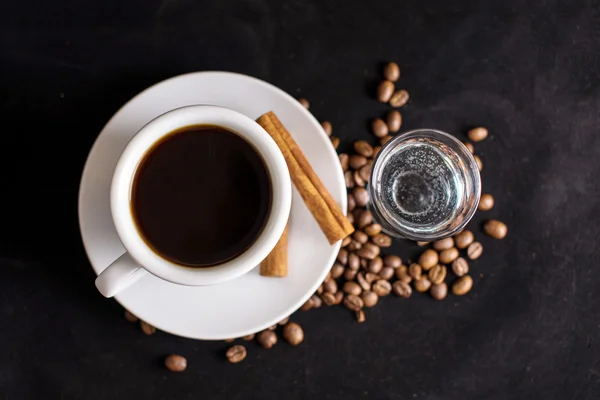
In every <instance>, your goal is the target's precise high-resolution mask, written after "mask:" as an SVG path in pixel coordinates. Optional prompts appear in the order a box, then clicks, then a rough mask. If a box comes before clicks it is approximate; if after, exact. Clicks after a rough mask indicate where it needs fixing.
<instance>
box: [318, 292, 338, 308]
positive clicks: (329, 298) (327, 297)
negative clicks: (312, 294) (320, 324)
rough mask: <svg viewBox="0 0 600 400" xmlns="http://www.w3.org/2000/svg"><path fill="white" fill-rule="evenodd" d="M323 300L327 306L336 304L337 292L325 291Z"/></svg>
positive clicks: (322, 296)
mask: <svg viewBox="0 0 600 400" xmlns="http://www.w3.org/2000/svg"><path fill="white" fill-rule="evenodd" d="M321 300H322V301H323V304H325V305H326V306H332V305H334V304H335V294H334V293H323V294H322V295H321Z"/></svg>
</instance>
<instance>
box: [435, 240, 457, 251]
mask: <svg viewBox="0 0 600 400" xmlns="http://www.w3.org/2000/svg"><path fill="white" fill-rule="evenodd" d="M452 247H454V239H452V238H451V237H449V238H446V239H442V240H438V241H437V242H435V243H433V248H434V249H436V250H437V251H442V250H447V249H451V248H452Z"/></svg>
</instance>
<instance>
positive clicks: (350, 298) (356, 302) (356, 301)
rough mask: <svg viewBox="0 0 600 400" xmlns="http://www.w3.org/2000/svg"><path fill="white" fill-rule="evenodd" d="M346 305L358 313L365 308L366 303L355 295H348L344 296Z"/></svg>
mask: <svg viewBox="0 0 600 400" xmlns="http://www.w3.org/2000/svg"><path fill="white" fill-rule="evenodd" d="M344 305H345V306H346V308H348V309H349V310H351V311H358V310H360V309H361V308H363V306H364V303H363V301H362V299H361V298H360V297H358V296H356V295H354V294H348V295H346V296H344Z"/></svg>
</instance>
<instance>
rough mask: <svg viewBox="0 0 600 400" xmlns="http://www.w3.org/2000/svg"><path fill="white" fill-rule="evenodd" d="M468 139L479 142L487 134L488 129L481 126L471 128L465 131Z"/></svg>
mask: <svg viewBox="0 0 600 400" xmlns="http://www.w3.org/2000/svg"><path fill="white" fill-rule="evenodd" d="M467 136H468V137H469V139H471V140H472V141H473V142H481V141H482V140H483V139H485V138H486V137H487V136H488V130H487V129H485V128H483V127H481V126H480V127H478V128H473V129H471V130H470V131H469V133H467Z"/></svg>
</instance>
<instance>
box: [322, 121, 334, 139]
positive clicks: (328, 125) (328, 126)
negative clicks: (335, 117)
mask: <svg viewBox="0 0 600 400" xmlns="http://www.w3.org/2000/svg"><path fill="white" fill-rule="evenodd" d="M321 127H322V128H323V130H324V131H325V133H326V134H327V136H331V132H332V131H333V128H332V126H331V122H329V121H323V122H321Z"/></svg>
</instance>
